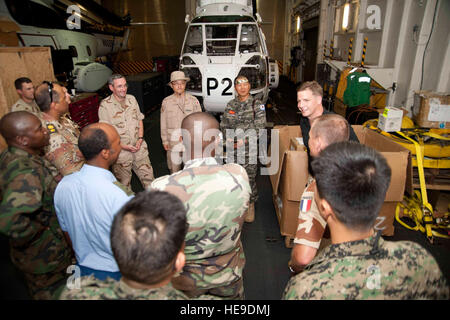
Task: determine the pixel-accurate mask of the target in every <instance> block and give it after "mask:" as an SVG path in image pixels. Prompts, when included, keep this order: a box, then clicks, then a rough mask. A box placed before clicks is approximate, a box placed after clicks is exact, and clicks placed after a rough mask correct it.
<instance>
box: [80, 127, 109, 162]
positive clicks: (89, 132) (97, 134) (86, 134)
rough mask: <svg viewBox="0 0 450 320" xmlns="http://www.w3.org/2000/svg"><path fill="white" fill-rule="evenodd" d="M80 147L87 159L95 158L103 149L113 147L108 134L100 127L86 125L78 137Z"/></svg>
mask: <svg viewBox="0 0 450 320" xmlns="http://www.w3.org/2000/svg"><path fill="white" fill-rule="evenodd" d="M78 148H79V149H80V151H81V153H82V154H83V156H84V158H85V159H86V161H89V160H91V159H94V158H95V157H96V156H97V155H98V154H99V153H100V152H101V151H102V150H103V149H109V148H111V144H110V143H109V141H108V136H107V135H106V133H105V131H103V130H102V129H100V128H92V126H86V127H84V128H83V130H81V133H80V137H79V138H78Z"/></svg>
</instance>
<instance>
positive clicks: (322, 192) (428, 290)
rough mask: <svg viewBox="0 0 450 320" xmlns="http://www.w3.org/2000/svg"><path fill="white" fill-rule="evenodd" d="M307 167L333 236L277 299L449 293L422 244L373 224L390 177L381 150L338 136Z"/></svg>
mask: <svg viewBox="0 0 450 320" xmlns="http://www.w3.org/2000/svg"><path fill="white" fill-rule="evenodd" d="M312 169H313V172H314V174H315V178H316V186H315V201H316V203H317V207H318V208H319V211H320V214H321V216H322V218H323V219H324V220H325V221H326V222H327V224H328V226H329V228H330V234H331V242H332V244H331V245H330V246H329V247H327V248H325V249H324V250H322V251H321V252H320V253H319V254H318V255H317V257H315V258H314V260H313V261H312V262H311V263H310V264H309V265H308V266H307V267H306V269H305V270H304V271H303V272H302V273H300V274H298V275H296V276H295V277H292V278H291V279H290V280H289V282H288V284H287V286H286V289H285V291H284V294H283V298H284V299H306V300H308V299H357V300H360V299H383V300H385V299H445V300H448V299H449V287H448V284H447V283H446V280H445V278H444V276H443V274H442V272H441V271H440V269H439V266H438V264H437V263H436V260H435V259H434V258H433V256H431V255H430V254H429V253H428V252H427V250H425V249H424V248H422V247H421V246H420V245H418V244H416V243H414V242H410V241H398V242H391V241H385V240H383V238H381V230H380V231H378V232H375V230H374V229H373V227H374V223H375V220H376V218H377V216H378V212H379V210H380V208H381V206H382V205H383V202H384V198H385V196H386V191H387V189H388V187H389V183H390V179H391V169H390V167H389V165H388V163H387V161H386V159H385V158H384V157H383V156H382V155H381V154H380V153H378V152H377V151H375V150H374V149H372V148H369V147H367V146H365V145H361V144H358V143H355V142H349V141H346V142H338V143H334V144H332V145H330V146H328V147H327V148H326V149H324V150H322V151H321V153H320V155H319V157H318V158H316V159H314V160H313V162H312ZM336 190H339V192H336Z"/></svg>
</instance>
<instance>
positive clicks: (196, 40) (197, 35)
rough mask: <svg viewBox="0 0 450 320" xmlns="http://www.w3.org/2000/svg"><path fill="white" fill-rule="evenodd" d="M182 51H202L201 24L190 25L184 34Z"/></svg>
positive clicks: (199, 52)
mask: <svg viewBox="0 0 450 320" xmlns="http://www.w3.org/2000/svg"><path fill="white" fill-rule="evenodd" d="M183 53H194V54H202V53H203V35H202V26H190V27H189V30H188V34H187V36H186V44H185V45H184V50H183Z"/></svg>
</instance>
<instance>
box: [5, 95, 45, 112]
mask: <svg viewBox="0 0 450 320" xmlns="http://www.w3.org/2000/svg"><path fill="white" fill-rule="evenodd" d="M15 111H28V112H31V113H33V114H36V115H38V114H39V113H41V109H39V107H38V105H37V104H36V101H35V100H33V101H32V102H31V103H27V102H25V101H23V99H22V98H20V99H19V100H17V101H16V103H14V104H13V105H12V106H11V112H15Z"/></svg>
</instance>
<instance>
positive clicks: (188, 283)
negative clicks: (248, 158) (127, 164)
mask: <svg viewBox="0 0 450 320" xmlns="http://www.w3.org/2000/svg"><path fill="white" fill-rule="evenodd" d="M182 135H183V144H184V147H185V155H184V156H185V158H184V160H187V159H189V160H187V161H185V166H184V169H183V170H181V171H178V172H176V173H174V174H172V175H170V176H164V177H161V178H159V179H156V180H155V181H153V183H152V184H151V188H153V189H159V190H164V191H167V192H170V193H172V194H174V195H176V196H177V197H178V198H179V199H181V200H182V201H183V202H184V204H185V206H186V208H187V220H188V223H189V230H188V233H187V235H186V247H185V249H184V252H185V254H186V265H185V267H184V268H183V272H182V273H181V274H180V275H179V276H176V277H174V278H173V280H172V283H173V285H174V287H175V288H177V289H179V290H182V291H184V292H185V293H186V294H187V295H188V296H189V297H191V298H193V297H199V296H200V295H202V294H210V295H214V296H217V297H222V298H224V299H242V298H243V297H244V288H243V281H242V272H243V269H244V265H245V256H244V250H243V247H242V243H241V230H242V224H243V222H244V212H245V210H246V209H247V207H248V200H249V197H250V185H249V183H248V177H247V173H246V171H245V169H244V168H243V167H241V166H240V165H238V164H233V163H232V164H226V165H220V164H218V162H217V161H216V159H215V158H214V156H215V148H216V147H217V145H219V144H220V138H219V137H220V131H219V123H218V122H217V120H216V119H215V118H214V117H213V116H211V115H209V114H207V113H200V112H197V113H193V114H190V115H189V116H187V117H186V118H184V119H183V122H182Z"/></svg>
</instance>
